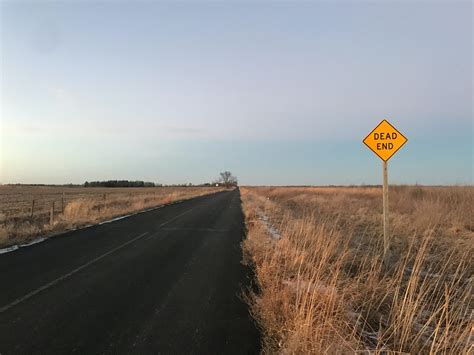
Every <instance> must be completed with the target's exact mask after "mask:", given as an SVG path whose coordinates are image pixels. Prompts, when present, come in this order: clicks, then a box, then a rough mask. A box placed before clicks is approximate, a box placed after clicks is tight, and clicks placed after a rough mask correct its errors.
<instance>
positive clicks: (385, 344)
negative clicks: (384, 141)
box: [241, 186, 474, 354]
mask: <svg viewBox="0 0 474 355" xmlns="http://www.w3.org/2000/svg"><path fill="white" fill-rule="evenodd" d="M241 191H242V200H243V206H244V212H245V215H246V222H247V228H248V236H247V239H246V241H245V242H244V251H245V253H246V259H247V261H249V262H252V263H253V265H254V266H255V270H256V275H257V279H258V283H259V292H257V293H255V292H251V291H249V293H248V301H249V303H250V305H251V309H252V312H253V315H254V317H255V319H256V320H257V321H258V322H259V324H260V325H261V327H262V329H263V330H264V351H265V352H267V353H275V352H278V353H285V354H286V353H297V354H308V353H312V354H324V353H330V354H333V353H355V352H364V353H365V352H370V353H412V354H418V353H427V354H428V353H430V354H435V353H441V354H443V353H446V354H467V353H469V352H471V353H472V345H473V339H472V326H473V322H472V321H473V319H472V312H473V305H474V303H473V297H472V286H473V281H474V277H473V271H474V266H473V264H472V261H471V256H472V255H473V251H474V239H473V238H474V225H473V223H474V214H473V206H474V188H473V187H418V186H397V187H391V189H390V207H391V211H392V214H391V227H392V228H391V230H392V235H393V238H392V259H391V261H390V264H389V265H388V266H384V265H383V263H382V260H381V254H382V244H381V241H382V237H381V235H382V225H381V222H382V218H381V211H382V201H381V189H379V188H363V187H354V188H242V189H241ZM263 219H269V220H270V221H271V223H272V224H273V225H274V226H275V227H276V228H277V229H278V230H279V231H280V234H281V238H280V239H278V240H276V239H275V238H271V235H270V233H269V230H268V228H267V227H266V225H267V223H268V222H266V221H264V220H263Z"/></svg>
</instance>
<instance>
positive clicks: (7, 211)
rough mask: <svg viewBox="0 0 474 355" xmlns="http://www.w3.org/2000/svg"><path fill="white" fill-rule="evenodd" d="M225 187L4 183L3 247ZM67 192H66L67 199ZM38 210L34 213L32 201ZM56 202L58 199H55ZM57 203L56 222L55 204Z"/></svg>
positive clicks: (0, 199)
mask: <svg viewBox="0 0 474 355" xmlns="http://www.w3.org/2000/svg"><path fill="white" fill-rule="evenodd" d="M220 190H222V188H216V187H158V188H145V189H138V188H122V189H104V188H99V189H94V188H61V187H30V186H25V187H23V186H13V187H8V186H2V187H1V189H0V247H5V246H9V245H14V244H21V243H27V242H29V241H31V240H34V239H35V238H37V237H39V236H45V235H51V234H55V233H60V232H63V231H66V230H69V229H73V228H77V227H80V226H84V225H88V224H95V223H98V222H101V221H104V220H108V219H111V218H114V217H119V216H123V215H126V214H129V213H133V212H137V211H142V210H145V209H148V208H153V207H157V206H161V205H164V204H168V203H171V202H174V201H178V200H184V199H188V198H192V197H197V196H201V195H205V194H209V193H214V192H217V191H220ZM63 192H66V194H67V195H66V199H65V200H64V203H63V199H64V197H63V196H64V195H63ZM33 200H35V210H34V213H33V215H31V209H30V208H31V207H30V206H32V201H33ZM53 202H54V203H53ZM53 206H54V213H53V223H50V222H51V215H50V213H51V208H52V207H53Z"/></svg>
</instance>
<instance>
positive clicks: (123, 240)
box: [0, 190, 260, 355]
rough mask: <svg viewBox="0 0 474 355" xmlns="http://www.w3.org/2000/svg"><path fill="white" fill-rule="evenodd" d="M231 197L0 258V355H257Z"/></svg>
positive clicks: (239, 226)
mask: <svg viewBox="0 0 474 355" xmlns="http://www.w3.org/2000/svg"><path fill="white" fill-rule="evenodd" d="M243 228H244V225H243V215H242V210H241V207H240V196H239V192H238V190H234V191H231V192H222V193H217V194H214V195H209V196H202V197H198V198H195V199H192V200H189V201H185V202H182V203H179V204H175V205H170V206H166V207H163V208H160V209H157V210H153V211H150V212H145V213H141V214H138V215H135V216H131V217H128V218H125V219H121V220H118V221H115V222H111V223H107V224H102V225H98V226H94V227H89V228H86V229H82V230H78V231H74V232H69V233H66V234H64V235H62V236H59V237H55V238H51V239H49V240H47V241H45V242H43V243H40V244H36V245H34V246H31V247H27V248H22V249H20V250H17V251H15V252H12V253H8V254H3V255H0V354H1V355H5V354H23V353H28V354H31V353H38V354H39V353H41V354H65V353H78V354H98V353H113V354H117V353H120V354H121V353H126V354H128V353H135V354H150V353H153V354H157V353H162V354H188V353H194V354H224V353H225V354H229V353H236V354H254V353H258V352H259V350H260V345H259V344H260V338H259V332H258V330H257V328H256V326H255V324H254V322H253V321H252V319H251V317H250V316H249V313H248V308H247V306H246V304H245V303H244V302H243V301H242V300H241V293H242V289H243V288H246V287H248V285H249V284H250V281H251V278H252V275H251V271H250V270H249V269H248V268H247V267H244V266H243V265H242V264H241V263H240V261H241V258H242V251H241V249H240V242H241V240H242V237H243V234H244V229H243Z"/></svg>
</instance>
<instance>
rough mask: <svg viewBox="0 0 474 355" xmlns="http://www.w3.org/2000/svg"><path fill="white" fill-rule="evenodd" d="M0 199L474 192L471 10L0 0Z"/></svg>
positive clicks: (427, 5) (408, 5)
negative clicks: (387, 155)
mask: <svg viewBox="0 0 474 355" xmlns="http://www.w3.org/2000/svg"><path fill="white" fill-rule="evenodd" d="M0 11H1V14H0V16H1V17H0V19H1V34H0V35H1V45H0V50H1V53H0V60H1V63H0V68H1V71H0V73H1V77H0V81H1V92H0V98H1V100H0V104H1V117H0V183H83V182H84V181H86V180H89V181H90V180H106V179H133V180H147V181H154V182H159V183H166V184H172V183H189V182H191V183H202V182H207V181H212V180H214V179H216V178H217V177H218V173H219V172H220V171H223V170H230V171H232V172H233V173H234V175H236V176H237V177H238V179H239V182H240V183H241V184H244V185H248V184H250V185H299V184H303V185H329V184H335V185H340V184H380V183H381V174H382V163H381V160H380V159H379V158H378V157H376V156H375V155H374V153H372V152H371V151H370V150H369V149H368V148H367V147H366V146H365V145H364V144H363V143H362V140H363V139H364V138H365V136H366V135H367V134H368V133H369V132H370V131H371V130H372V129H373V128H374V127H375V126H376V125H377V124H378V123H379V122H380V121H381V120H382V119H388V120H389V121H390V122H391V123H392V124H393V125H394V126H395V127H396V128H397V129H398V130H399V131H401V132H402V133H403V134H404V135H405V136H406V137H407V138H408V142H407V144H406V145H405V146H404V147H403V148H401V149H400V150H399V151H398V152H397V153H396V155H395V156H394V157H392V158H391V160H390V161H389V180H390V183H394V184H415V183H418V184H472V183H473V175H474V167H473V165H474V162H473V161H474V159H473V155H474V144H473V136H474V130H473V80H474V77H473V5H472V3H471V2H470V1H459V2H458V1H450V2H443V1H441V2H430V1H415V2H408V1H392V2H387V1H382V2H372V1H370V2H360V1H335V2H329V1H326V2H316V1H314V2H310V1H309V2H298V1H291V2H290V1H282V2H276V1H259V2H252V1H246V2H242V1H240V2H220V1H205V2H203V1H180V2H173V1H159V2H158V1H122V2H117V1H110V0H109V1H104V2H100V1H66V0H64V1H58V2H56V1H35V2H26V1H8V0H0Z"/></svg>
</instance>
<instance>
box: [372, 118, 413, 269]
mask: <svg viewBox="0 0 474 355" xmlns="http://www.w3.org/2000/svg"><path fill="white" fill-rule="evenodd" d="M407 141H408V139H407V138H406V137H405V136H404V135H403V134H401V133H400V132H399V131H398V130H397V129H396V128H395V127H393V126H392V125H391V124H390V123H389V122H388V121H387V120H383V121H382V122H380V123H379V124H378V126H377V127H375V128H374V129H373V130H372V132H370V133H369V135H368V136H367V137H365V139H364V140H363V142H364V144H365V145H366V146H367V147H369V149H370V150H372V151H373V152H374V153H375V154H376V155H377V156H378V157H379V158H380V159H382V161H383V162H382V173H383V260H384V263H385V264H387V263H388V261H389V260H390V231H389V214H388V160H389V159H390V158H391V157H392V156H393V155H394V154H395V153H396V152H397V151H398V150H399V149H400V148H401V147H402V146H403V145H404V144H405V143H406V142H407Z"/></svg>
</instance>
